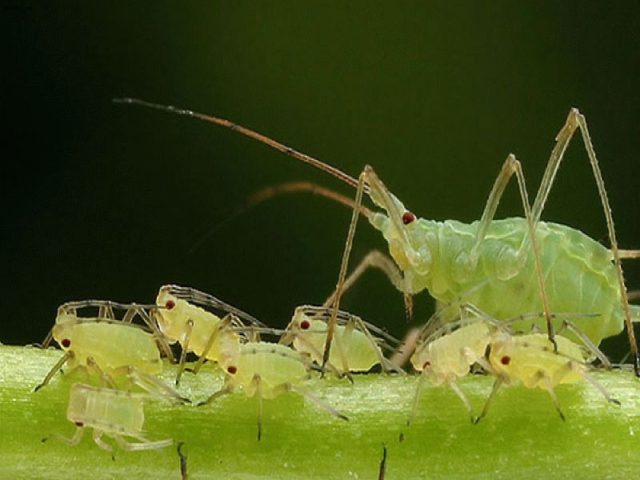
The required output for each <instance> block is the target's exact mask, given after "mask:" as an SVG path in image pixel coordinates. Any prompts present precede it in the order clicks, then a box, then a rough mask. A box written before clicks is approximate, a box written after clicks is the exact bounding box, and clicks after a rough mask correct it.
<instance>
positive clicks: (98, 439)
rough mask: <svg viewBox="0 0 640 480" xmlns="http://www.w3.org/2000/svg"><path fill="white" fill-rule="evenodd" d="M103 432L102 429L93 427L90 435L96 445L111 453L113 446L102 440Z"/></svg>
mask: <svg viewBox="0 0 640 480" xmlns="http://www.w3.org/2000/svg"><path fill="white" fill-rule="evenodd" d="M103 433H104V432H103V431H102V430H98V429H97V428H94V429H93V435H92V438H93V441H94V442H95V443H96V445H98V446H99V447H100V448H102V449H103V450H106V451H107V452H110V453H113V447H112V446H111V445H109V444H108V443H107V442H105V441H104V440H102V435H103Z"/></svg>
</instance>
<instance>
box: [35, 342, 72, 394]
mask: <svg viewBox="0 0 640 480" xmlns="http://www.w3.org/2000/svg"><path fill="white" fill-rule="evenodd" d="M70 358H73V352H72V351H68V352H66V353H65V354H64V355H62V357H60V360H58V361H57V362H56V363H55V365H54V366H53V367H51V370H49V373H47V375H46V376H45V377H44V379H43V380H42V382H40V384H38V385H36V387H35V388H34V389H33V391H34V392H37V391H38V390H40V389H41V388H42V387H44V386H45V385H47V384H48V383H49V382H50V381H51V379H52V378H53V376H54V375H55V374H56V373H57V372H58V370H60V369H61V368H62V367H63V366H64V364H65V363H67V361H68V360H69V359H70Z"/></svg>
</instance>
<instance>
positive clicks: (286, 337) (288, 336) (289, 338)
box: [278, 327, 353, 383]
mask: <svg viewBox="0 0 640 480" xmlns="http://www.w3.org/2000/svg"><path fill="white" fill-rule="evenodd" d="M294 330H296V331H298V329H297V328H295V327H292V328H291V329H290V328H289V327H287V330H285V332H284V333H283V334H282V337H280V341H279V342H278V343H281V344H283V345H291V343H293V340H294V337H295V338H297V339H298V341H299V342H301V343H302V344H304V346H305V348H307V349H309V350H311V351H312V352H313V355H314V356H315V357H320V356H321V352H320V351H319V350H318V349H317V348H316V347H315V346H314V345H313V343H311V342H310V341H309V340H307V339H306V338H305V337H304V335H299V334H297V333H296V331H294ZM287 332H288V333H287ZM327 367H328V369H329V370H331V373H333V374H334V375H335V376H336V377H337V378H343V377H345V376H346V375H345V374H344V373H342V372H340V370H338V369H337V368H336V366H335V365H334V364H333V363H331V362H327V364H326V365H325V368H322V367H319V369H318V370H319V371H320V372H324V371H325V370H326V369H327ZM347 378H348V379H349V381H350V382H351V383H353V379H352V378H351V377H350V376H347Z"/></svg>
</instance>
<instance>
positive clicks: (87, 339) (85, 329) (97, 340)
mask: <svg viewBox="0 0 640 480" xmlns="http://www.w3.org/2000/svg"><path fill="white" fill-rule="evenodd" d="M71 332H72V333H71V338H70V340H71V344H70V349H71V350H73V351H74V353H75V356H76V358H77V359H78V362H79V363H81V364H82V365H86V360H87V358H88V357H91V358H93V359H94V360H95V361H96V363H97V364H98V366H99V367H100V368H101V369H103V370H106V371H109V370H115V369H118V368H121V367H126V366H132V367H136V368H138V369H140V370H141V371H143V372H145V373H149V374H157V373H160V372H162V361H161V360H160V351H159V350H158V347H157V345H156V342H155V340H154V338H153V335H151V334H150V333H147V332H145V331H143V330H141V329H140V328H137V327H134V326H129V325H124V324H114V323H106V322H82V323H78V324H76V325H74V327H73V329H72V330H71ZM56 340H58V339H56Z"/></svg>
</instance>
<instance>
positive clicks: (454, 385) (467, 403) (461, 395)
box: [449, 381, 476, 423]
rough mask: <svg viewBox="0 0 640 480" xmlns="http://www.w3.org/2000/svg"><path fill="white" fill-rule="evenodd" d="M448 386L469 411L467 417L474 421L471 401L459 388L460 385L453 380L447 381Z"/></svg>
mask: <svg viewBox="0 0 640 480" xmlns="http://www.w3.org/2000/svg"><path fill="white" fill-rule="evenodd" d="M449 386H450V387H451V390H453V391H454V392H456V395H458V398H460V400H462V403H464V406H465V407H466V408H467V412H469V418H470V419H471V423H475V422H476V418H475V417H474V416H473V408H472V407H471V402H470V401H469V399H468V398H467V396H466V395H465V394H464V392H463V391H462V390H461V389H460V387H459V386H458V384H457V383H456V382H454V381H451V382H449Z"/></svg>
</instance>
